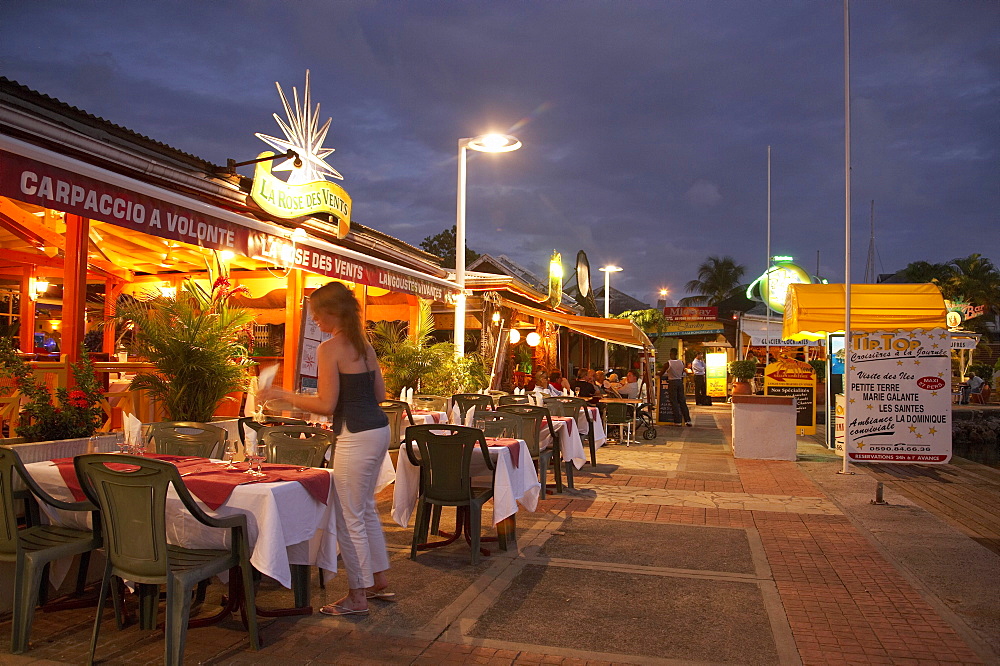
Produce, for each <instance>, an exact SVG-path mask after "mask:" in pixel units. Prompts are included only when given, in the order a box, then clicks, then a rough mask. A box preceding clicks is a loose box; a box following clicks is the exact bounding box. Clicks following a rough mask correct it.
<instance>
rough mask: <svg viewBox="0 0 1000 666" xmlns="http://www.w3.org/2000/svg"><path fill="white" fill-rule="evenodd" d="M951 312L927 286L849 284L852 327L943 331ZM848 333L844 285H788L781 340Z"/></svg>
mask: <svg viewBox="0 0 1000 666" xmlns="http://www.w3.org/2000/svg"><path fill="white" fill-rule="evenodd" d="M946 314H947V308H946V307H945V304H944V298H942V296H941V290H940V289H938V288H937V286H936V285H933V284H930V283H927V284H886V283H883V284H855V285H851V328H852V329H854V330H864V331H875V330H879V329H890V330H891V329H897V328H909V329H912V328H925V329H926V328H944V327H945V316H946ZM843 330H844V285H842V284H793V285H789V287H788V296H787V298H786V301H785V321H784V326H783V327H782V337H784V338H788V339H792V340H818V339H820V338H824V337H826V335H827V334H828V333H837V332H841V333H842V332H843Z"/></svg>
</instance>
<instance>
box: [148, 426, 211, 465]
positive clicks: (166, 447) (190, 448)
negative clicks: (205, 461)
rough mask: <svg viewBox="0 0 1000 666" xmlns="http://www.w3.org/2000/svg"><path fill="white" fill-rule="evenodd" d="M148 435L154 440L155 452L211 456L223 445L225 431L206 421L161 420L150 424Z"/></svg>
mask: <svg viewBox="0 0 1000 666" xmlns="http://www.w3.org/2000/svg"><path fill="white" fill-rule="evenodd" d="M149 437H150V438H151V439H152V440H153V441H154V442H156V452H157V453H161V454H164V455H170V456H198V457H200V458H213V457H215V456H214V455H213V454H215V453H221V452H222V447H223V446H225V442H226V431H225V429H224V428H220V427H218V426H214V425H208V424H207V423H196V422H194V421H163V422H161V423H153V424H150V426H149Z"/></svg>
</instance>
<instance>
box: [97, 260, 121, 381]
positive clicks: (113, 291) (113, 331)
mask: <svg viewBox="0 0 1000 666" xmlns="http://www.w3.org/2000/svg"><path fill="white" fill-rule="evenodd" d="M123 286H124V284H123V283H121V282H119V281H118V280H105V281H104V340H103V341H102V342H101V351H103V352H104V353H105V354H108V358H110V359H111V360H112V361H116V360H118V359H116V358H114V355H115V340H116V338H117V337H118V327H117V326H115V322H114V321H113V319H112V317H114V314H115V305H116V304H117V303H118V297H119V296H121V294H122V287H123Z"/></svg>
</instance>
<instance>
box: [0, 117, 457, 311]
mask: <svg viewBox="0 0 1000 666" xmlns="http://www.w3.org/2000/svg"><path fill="white" fill-rule="evenodd" d="M9 147H14V148H15V149H17V150H18V152H11V151H10V150H3V149H2V148H9ZM20 153H27V155H25V154H20ZM28 155H31V156H28ZM35 157H41V158H46V159H35ZM81 171H86V172H87V173H90V174H92V175H86V174H84V173H81ZM0 196H6V197H10V198H12V199H17V200H19V201H24V202H26V203H31V204H35V205H37V206H43V207H45V208H51V209H54V210H60V211H63V212H65V213H70V214H74V215H80V216H82V217H87V218H90V219H93V220H100V221H101V222H107V223H109V224H114V225H116V226H119V227H122V228H125V229H131V230H133V231H136V232H138V233H143V234H149V235H151V236H157V237H160V238H166V239H169V240H175V241H180V242H183V243H189V244H191V245H198V246H200V247H205V248H209V249H213V250H230V251H232V252H235V253H237V254H241V255H243V256H246V257H252V258H256V259H261V260H264V261H271V262H273V263H275V264H278V265H281V266H292V267H294V268H300V269H302V270H305V271H309V272H311V273H317V274H319V275H325V276H328V277H332V278H337V279H341V280H347V281H350V282H356V283H359V284H365V285H368V286H372V287H381V288H383V289H388V290H390V291H396V292H404V293H408V294H414V295H416V296H420V297H421V298H428V299H433V300H438V301H440V300H444V298H445V295H446V294H450V293H454V292H456V291H457V289H456V287H455V285H454V284H453V283H449V282H447V281H445V280H442V279H440V278H436V277H433V276H428V275H421V274H419V273H415V272H411V271H410V270H408V269H406V268H402V267H397V266H394V265H392V264H389V263H388V262H384V261H382V260H379V259H374V258H372V257H366V256H365V255H362V254H360V253H358V252H354V251H352V250H348V249H346V248H340V247H338V246H335V245H332V244H329V243H326V242H324V241H321V240H319V239H314V238H308V237H307V238H305V239H302V240H299V239H294V240H293V239H290V238H289V237H288V236H289V232H288V231H287V230H285V229H282V228H280V227H276V226H274V225H269V224H267V223H264V222H261V221H259V220H254V219H251V218H248V217H244V216H241V215H238V214H237V213H234V212H232V211H228V210H224V209H221V208H216V207H214V206H211V205H209V204H207V203H205V202H202V201H198V200H197V199H192V198H189V197H186V196H184V195H181V194H177V193H175V192H171V191H169V190H166V189H163V188H159V187H155V186H152V185H149V184H147V183H142V182H140V181H136V180H133V179H130V178H127V177H125V176H122V175H120V174H116V173H113V172H110V171H106V170H104V169H100V168H98V167H94V166H91V165H89V164H85V163H83V162H78V161H76V160H73V159H72V158H69V157H66V156H64V155H59V154H57V153H53V152H51V151H47V150H44V149H42V148H38V147H37V146H32V145H31V144H26V143H23V142H20V141H17V140H16V139H12V138H10V137H2V136H0Z"/></svg>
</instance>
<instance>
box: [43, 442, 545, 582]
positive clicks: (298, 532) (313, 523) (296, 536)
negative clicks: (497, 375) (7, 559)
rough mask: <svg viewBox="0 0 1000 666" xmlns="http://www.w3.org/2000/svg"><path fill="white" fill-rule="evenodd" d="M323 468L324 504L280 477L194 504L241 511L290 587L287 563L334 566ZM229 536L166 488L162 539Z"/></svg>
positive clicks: (51, 475)
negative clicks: (217, 502)
mask: <svg viewBox="0 0 1000 666" xmlns="http://www.w3.org/2000/svg"><path fill="white" fill-rule="evenodd" d="M529 460H530V459H529ZM25 467H27V469H28V472H29V473H30V474H31V476H32V477H34V478H35V480H36V481H37V482H38V485H40V486H41V487H42V489H43V490H45V491H46V492H48V493H49V494H51V495H52V496H53V497H55V498H56V499H62V500H66V501H69V502H72V501H74V498H73V495H72V493H71V492H70V490H69V488H67V486H66V483H65V482H64V481H63V478H62V475H61V474H60V473H59V470H58V468H57V467H56V466H55V465H53V464H52V463H50V462H47V461H46V462H38V463H31V464H29V465H26V466H25ZM390 468H391V465H390ZM323 471H325V472H328V473H329V474H330V475H331V479H330V493H331V494H330V496H329V497H328V498H327V503H326V504H323V503H322V502H318V501H317V500H315V499H314V498H313V497H312V495H310V494H309V491H307V490H306V489H305V488H304V487H303V486H302V484H300V483H298V482H297V481H282V482H278V483H251V484H248V485H244V486H236V487H235V488H234V489H233V493H232V495H230V496H229V499H228V500H226V502H225V504H223V505H222V506H220V507H219V508H218V509H216V510H215V511H212V510H210V509H209V508H208V507H207V506H205V505H204V504H203V503H201V502H200V501H199V505H200V506H201V508H202V509H204V510H205V511H206V512H207V513H208V514H209V515H211V516H232V515H236V514H242V515H245V516H246V517H247V532H248V536H249V540H250V550H251V553H250V563H251V564H253V566H254V567H255V568H256V569H257V570H258V571H260V572H261V573H262V574H264V575H265V576H269V577H270V578H273V579H274V580H276V581H278V582H279V583H281V584H282V585H284V586H285V587H288V588H290V587H291V585H292V574H291V568H290V565H292V564H308V565H316V566H319V567H322V568H323V569H326V570H327V571H331V572H335V571H336V570H337V520H336V514H335V513H334V510H333V505H334V502H333V496H332V493H333V479H332V475H333V470H323ZM196 499H197V498H196ZM42 508H43V509H44V510H45V513H46V515H47V516H48V518H49V520H50V521H51V522H53V523H56V524H60V525H67V526H69V527H78V528H84V529H89V528H90V524H89V523H90V513H88V512H82V511H60V510H57V509H53V508H52V507H50V506H47V505H45V504H44V503H42ZM228 536H229V530H224V529H218V528H214V527H208V526H206V525H202V524H201V523H199V522H198V521H197V520H195V519H194V518H193V517H192V516H191V514H190V513H188V511H187V510H186V509H185V508H184V506H183V505H182V504H181V501H180V499H178V497H177V494H176V493H175V492H174V491H173V488H170V489H169V490H168V491H167V540H168V541H169V542H170V543H172V544H176V545H179V546H183V547H186V548H218V549H221V548H228V547H229V539H228ZM63 575H65V573H64V574H63ZM53 582H55V581H53ZM59 582H60V583H61V581H59ZM57 587H58V585H57Z"/></svg>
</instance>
